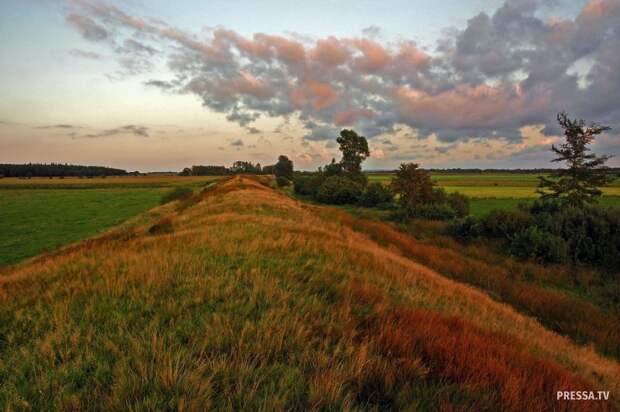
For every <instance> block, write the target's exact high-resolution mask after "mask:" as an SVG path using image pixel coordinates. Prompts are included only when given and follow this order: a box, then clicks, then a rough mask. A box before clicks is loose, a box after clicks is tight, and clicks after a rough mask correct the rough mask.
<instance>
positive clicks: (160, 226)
mask: <svg viewBox="0 0 620 412" xmlns="http://www.w3.org/2000/svg"><path fill="white" fill-rule="evenodd" d="M173 231H174V227H173V226H172V218H171V217H170V216H167V217H164V218H162V219H160V220H159V221H158V222H156V223H155V224H154V225H153V226H151V227H150V228H149V234H151V235H162V234H166V233H172V232H173Z"/></svg>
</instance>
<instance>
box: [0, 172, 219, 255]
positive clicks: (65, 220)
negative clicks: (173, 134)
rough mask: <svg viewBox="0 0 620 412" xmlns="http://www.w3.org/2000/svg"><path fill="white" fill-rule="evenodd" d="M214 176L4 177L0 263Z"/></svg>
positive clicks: (85, 232) (0, 184) (75, 237)
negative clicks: (173, 189)
mask: <svg viewBox="0 0 620 412" xmlns="http://www.w3.org/2000/svg"><path fill="white" fill-rule="evenodd" d="M211 180H212V178H207V177H202V178H193V177H187V178H186V177H183V178H181V177H177V176H140V177H133V176H132V177H108V178H105V179H103V178H94V179H77V178H66V179H47V178H46V179H43V178H39V179H37V178H34V179H13V178H11V179H9V178H4V179H1V180H0V216H1V217H0V266H2V265H9V264H14V263H17V262H19V261H20V260H23V259H25V258H28V257H31V256H35V255H37V254H39V253H41V252H44V251H51V250H54V249H56V248H58V247H60V246H62V245H65V244H67V243H71V242H76V241H79V240H82V239H85V238H87V237H89V236H92V235H94V234H96V233H99V232H101V231H102V230H105V229H107V228H109V227H111V226H114V225H116V224H119V223H120V222H123V221H125V220H126V219H128V218H130V217H132V216H135V215H137V214H139V213H141V212H143V211H145V210H148V209H150V208H152V207H154V206H156V205H157V204H158V203H159V201H160V199H161V198H162V196H163V195H164V194H166V193H167V192H169V191H170V190H171V189H172V188H174V187H180V186H182V187H186V186H187V187H192V188H195V189H197V188H199V187H202V186H204V185H205V184H206V183H207V182H209V181H211Z"/></svg>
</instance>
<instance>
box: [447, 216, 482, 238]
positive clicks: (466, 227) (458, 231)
mask: <svg viewBox="0 0 620 412" xmlns="http://www.w3.org/2000/svg"><path fill="white" fill-rule="evenodd" d="M447 230H448V234H450V235H451V236H454V237H456V238H458V239H462V240H471V239H475V238H477V237H480V236H481V235H482V233H483V228H482V224H481V223H480V219H477V218H475V217H473V216H467V217H466V218H465V219H460V220H455V221H454V222H452V224H450V225H449V226H448V228H447Z"/></svg>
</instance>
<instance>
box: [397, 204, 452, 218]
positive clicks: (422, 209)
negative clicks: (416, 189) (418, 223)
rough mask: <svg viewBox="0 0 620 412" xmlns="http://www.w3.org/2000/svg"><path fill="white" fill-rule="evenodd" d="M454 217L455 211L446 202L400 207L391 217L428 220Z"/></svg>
mask: <svg viewBox="0 0 620 412" xmlns="http://www.w3.org/2000/svg"><path fill="white" fill-rule="evenodd" d="M454 217H456V212H455V211H454V209H452V208H451V207H450V205H448V204H447V203H425V204H419V205H415V206H409V207H403V206H402V205H401V207H400V208H399V209H398V210H397V211H396V212H395V213H394V214H393V215H392V218H393V219H395V220H399V221H405V220H407V219H411V218H421V219H430V220H449V219H453V218H454Z"/></svg>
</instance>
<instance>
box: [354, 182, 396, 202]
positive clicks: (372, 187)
mask: <svg viewBox="0 0 620 412" xmlns="http://www.w3.org/2000/svg"><path fill="white" fill-rule="evenodd" d="M393 198H394V193H392V190H391V189H390V188H389V187H387V186H385V185H383V184H381V183H371V184H369V185H368V187H367V188H366V190H365V191H364V193H363V194H362V196H361V197H360V204H361V205H362V206H366V207H375V206H377V205H379V204H384V203H390V202H392V199H393Z"/></svg>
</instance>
